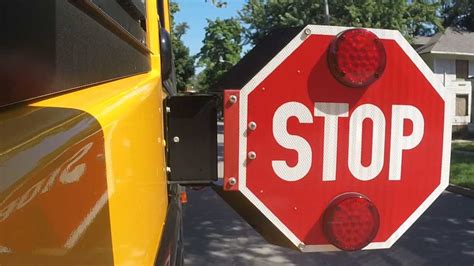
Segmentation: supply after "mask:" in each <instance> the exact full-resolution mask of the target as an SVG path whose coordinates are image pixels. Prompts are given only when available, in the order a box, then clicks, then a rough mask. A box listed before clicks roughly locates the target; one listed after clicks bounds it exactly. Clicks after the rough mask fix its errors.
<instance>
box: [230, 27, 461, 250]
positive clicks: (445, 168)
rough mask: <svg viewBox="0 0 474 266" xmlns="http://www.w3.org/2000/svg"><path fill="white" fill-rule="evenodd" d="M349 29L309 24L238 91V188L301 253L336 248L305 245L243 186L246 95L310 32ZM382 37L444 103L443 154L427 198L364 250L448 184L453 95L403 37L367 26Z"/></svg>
mask: <svg viewBox="0 0 474 266" xmlns="http://www.w3.org/2000/svg"><path fill="white" fill-rule="evenodd" d="M347 29H350V28H349V27H335V26H320V25H308V26H307V27H305V28H304V29H303V30H302V31H301V32H300V33H299V34H298V35H297V36H296V37H295V38H293V40H291V41H290V42H289V43H288V44H287V45H286V46H285V47H284V48H283V49H282V50H281V51H280V52H279V53H278V54H277V55H276V56H275V57H274V58H273V59H272V60H271V61H270V62H269V63H267V65H265V67H263V68H262V69H261V70H260V71H259V72H258V73H257V75H255V76H254V77H253V78H252V79H251V80H250V81H249V82H248V83H247V84H246V85H245V86H244V87H243V88H242V90H241V91H240V100H239V103H240V104H239V108H240V115H239V117H240V123H239V190H240V191H241V192H242V194H244V196H245V197H246V198H247V199H248V200H250V201H251V202H252V203H253V204H254V205H255V206H256V207H257V208H258V209H259V211H261V212H262V213H263V214H264V215H265V216H266V217H267V218H268V219H269V220H270V221H271V222H272V223H273V224H274V225H275V226H276V227H277V228H278V229H279V230H280V231H281V232H282V233H283V234H284V235H285V236H286V237H287V238H288V239H289V240H290V241H291V242H292V243H293V244H294V245H295V246H296V247H298V248H299V249H300V250H301V251H303V252H316V251H336V250H339V249H338V248H336V247H335V246H333V245H305V243H303V241H301V240H300V239H298V237H297V236H296V235H295V234H293V233H292V232H291V231H290V230H289V229H288V227H286V226H285V225H284V224H283V222H282V221H280V220H279V219H278V218H277V217H276V215H275V214H273V213H272V212H271V211H270V210H269V209H268V208H267V207H266V206H265V205H264V204H263V202H261V201H260V199H258V198H257V197H256V196H255V195H254V194H253V193H252V192H251V191H250V189H248V188H247V186H246V166H245V164H246V160H247V139H246V137H247V133H246V132H247V100H248V95H249V94H250V93H251V92H252V91H253V90H254V89H255V88H256V86H258V85H259V84H260V83H261V82H262V81H263V80H264V79H265V78H266V77H267V76H268V75H269V74H270V73H272V72H273V71H274V70H275V69H276V68H277V67H278V66H279V65H280V64H281V63H282V62H283V61H284V60H285V59H286V58H287V57H288V56H289V55H290V54H291V53H292V52H293V51H294V50H296V49H297V48H298V47H299V46H300V45H301V44H302V43H303V42H304V40H305V39H306V38H307V37H308V36H309V35H308V34H307V33H308V30H309V31H310V35H331V36H335V35H337V34H339V33H340V32H342V31H344V30H347ZM367 30H369V31H371V32H373V33H374V34H376V35H377V36H378V37H379V38H381V39H388V40H394V41H396V42H397V44H398V45H399V46H400V47H401V48H402V50H403V51H404V52H405V53H406V54H407V55H408V57H409V58H410V59H411V60H412V62H413V63H414V64H415V65H416V66H418V69H419V70H420V72H421V73H422V74H423V75H424V76H425V78H426V79H427V80H428V82H429V83H430V84H431V85H432V86H433V87H434V88H435V89H436V91H437V92H438V94H439V95H440V97H441V98H442V99H443V100H444V102H445V113H444V125H445V128H444V134H443V138H444V139H443V155H442V167H441V182H440V185H439V186H438V187H437V188H436V189H435V190H434V191H433V192H432V193H431V194H430V195H429V196H428V198H426V200H425V201H424V202H423V203H422V204H421V205H420V206H419V207H418V208H417V209H416V210H415V211H414V212H413V214H412V215H410V217H408V219H407V220H406V221H405V222H404V223H403V224H402V225H401V226H400V227H399V228H398V229H397V230H396V231H395V232H394V233H393V234H392V235H391V236H390V237H389V238H388V239H387V241H385V242H373V243H370V244H369V245H367V246H366V247H365V248H363V249H364V250H369V249H383V248H390V247H391V246H392V245H393V244H394V243H395V242H396V241H397V240H398V239H399V238H400V237H401V236H402V235H403V234H404V233H405V232H406V231H407V230H408V228H409V227H410V226H411V225H412V224H413V223H414V222H415V221H416V220H417V219H418V218H419V217H420V216H421V214H423V212H424V211H426V209H428V207H429V206H430V205H431V204H432V203H433V202H434V201H435V199H436V198H438V196H439V195H441V193H442V192H443V191H444V190H445V189H446V188H447V187H448V185H449V165H450V159H451V158H450V157H451V115H450V112H449V111H450V110H451V109H452V105H453V100H454V97H453V95H452V94H450V93H449V92H448V90H447V89H446V88H444V86H443V85H442V84H441V82H440V81H439V80H438V79H437V78H436V77H435V76H434V74H433V72H432V71H431V69H430V68H429V67H428V66H427V65H426V64H425V62H424V61H423V60H422V59H421V57H420V56H419V55H418V53H417V52H416V51H415V50H414V49H413V48H412V47H411V45H410V44H409V43H408V42H407V41H406V40H405V38H404V37H403V36H402V35H401V34H400V32H398V31H395V30H381V29H367Z"/></svg>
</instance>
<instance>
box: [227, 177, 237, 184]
mask: <svg viewBox="0 0 474 266" xmlns="http://www.w3.org/2000/svg"><path fill="white" fill-rule="evenodd" d="M235 184H237V179H235V177H231V178H229V185H231V186H233V185H235Z"/></svg>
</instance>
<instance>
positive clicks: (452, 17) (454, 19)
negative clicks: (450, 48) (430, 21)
mask: <svg viewBox="0 0 474 266" xmlns="http://www.w3.org/2000/svg"><path fill="white" fill-rule="evenodd" d="M441 3H442V13H443V17H444V22H443V24H444V26H445V27H450V26H451V27H457V28H461V29H466V30H469V31H474V0H443V1H442V2H441Z"/></svg>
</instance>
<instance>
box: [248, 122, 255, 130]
mask: <svg viewBox="0 0 474 266" xmlns="http://www.w3.org/2000/svg"><path fill="white" fill-rule="evenodd" d="M249 129H250V130H255V129H257V123H255V122H254V121H252V122H250V123H249Z"/></svg>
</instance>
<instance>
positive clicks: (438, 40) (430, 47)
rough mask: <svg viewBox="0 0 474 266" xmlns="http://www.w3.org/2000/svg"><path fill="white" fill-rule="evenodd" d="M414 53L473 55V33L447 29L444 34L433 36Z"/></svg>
mask: <svg viewBox="0 0 474 266" xmlns="http://www.w3.org/2000/svg"><path fill="white" fill-rule="evenodd" d="M416 51H417V52H418V53H419V54H426V53H441V54H465V55H474V32H469V31H464V30H460V29H456V28H447V29H446V30H445V31H444V32H439V33H437V34H435V35H433V36H432V37H431V39H430V40H429V41H428V42H427V43H426V44H424V45H422V46H421V47H419V48H417V49H416Z"/></svg>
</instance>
